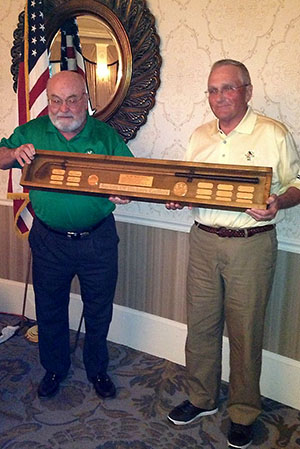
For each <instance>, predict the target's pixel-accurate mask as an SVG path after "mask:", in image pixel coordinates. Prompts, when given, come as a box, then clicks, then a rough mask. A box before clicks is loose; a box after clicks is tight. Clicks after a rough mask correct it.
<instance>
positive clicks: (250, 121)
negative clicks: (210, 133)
mask: <svg viewBox="0 0 300 449" xmlns="http://www.w3.org/2000/svg"><path fill="white" fill-rule="evenodd" d="M256 117H257V115H256V114H255V112H254V111H253V109H252V108H251V106H248V108H247V111H246V114H245V115H244V117H243V118H242V120H241V121H240V123H239V124H238V125H237V126H236V127H235V128H234V129H233V130H232V131H231V132H230V133H229V134H231V133H240V134H251V133H252V132H253V129H254V126H255V122H256ZM215 123H216V128H215V129H216V132H219V133H221V134H224V133H223V132H222V130H221V129H220V127H219V120H216V122H215Z"/></svg>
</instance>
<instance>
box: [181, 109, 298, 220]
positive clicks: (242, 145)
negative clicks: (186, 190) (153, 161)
mask: <svg viewBox="0 0 300 449" xmlns="http://www.w3.org/2000/svg"><path fill="white" fill-rule="evenodd" d="M185 160H186V161H195V162H207V163H212V164H230V165H249V166H260V167H272V169H273V177H272V184H271V193H275V194H277V195H280V194H282V193H284V192H285V191H286V190H287V189H288V187H291V186H294V187H297V188H298V189H300V159H299V154H298V152H297V149H296V145H295V142H294V140H293V137H292V135H291V134H290V133H289V131H288V130H287V128H286V127H285V125H283V124H282V123H280V122H278V121H276V120H274V119H272V118H269V117H265V116H263V115H261V114H258V113H256V112H254V111H253V110H252V109H251V107H248V110H247V112H246V114H245V116H244V118H243V119H242V121H241V122H240V123H239V124H238V126H237V127H236V128H235V129H234V130H233V131H231V133H229V134H228V135H226V134H224V133H223V132H222V131H221V130H220V129H219V126H218V120H213V121H211V122H209V123H206V124H204V125H202V126H200V127H199V128H197V129H196V130H195V131H194V133H193V134H192V136H191V139H190V142H189V146H188V150H187V152H186V155H185ZM193 213H194V219H195V220H196V221H198V222H199V223H202V224H205V225H207V226H214V227H221V226H225V227H227V228H249V227H253V226H263V225H265V224H271V223H278V222H279V221H281V220H282V219H283V218H284V210H279V211H278V213H277V215H276V217H275V218H274V219H273V220H272V221H260V222H257V221H256V220H254V219H253V218H251V217H250V216H249V215H248V214H246V213H245V212H239V211H227V210H219V209H209V208H194V209H193Z"/></svg>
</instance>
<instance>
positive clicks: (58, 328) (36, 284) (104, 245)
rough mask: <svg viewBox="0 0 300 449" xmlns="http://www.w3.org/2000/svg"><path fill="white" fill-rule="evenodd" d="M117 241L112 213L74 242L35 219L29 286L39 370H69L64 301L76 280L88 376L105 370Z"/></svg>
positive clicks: (67, 324)
mask: <svg viewBox="0 0 300 449" xmlns="http://www.w3.org/2000/svg"><path fill="white" fill-rule="evenodd" d="M118 242H119V238H118V235H117V232H116V227H115V221H114V217H113V215H110V216H108V217H107V218H106V219H105V220H103V222H102V223H101V225H100V226H99V227H98V228H97V229H95V230H94V231H92V232H91V233H90V234H89V235H88V236H87V237H84V238H81V239H78V240H73V239H70V238H69V237H67V236H63V235H59V234H56V233H54V232H52V231H51V230H49V229H46V228H45V227H44V226H43V225H42V224H41V223H40V222H39V221H38V220H37V219H35V220H34V223H33V226H32V229H31V231H30V235H29V243H30V247H31V250H32V256H33V259H32V260H33V265H32V276H33V288H34V293H35V303H36V315H37V322H38V331H39V351H40V360H41V364H42V366H43V367H44V368H45V369H46V370H47V371H51V372H53V373H56V374H59V375H62V376H65V375H66V374H67V372H68V369H69V367H70V344H69V312H68V309H69V297H70V287H71V282H72V279H73V278H74V276H75V275H77V276H78V279H79V282H80V289H81V298H82V301H83V314H84V320H85V329H86V334H85V342H84V349H83V361H84V365H85V369H86V372H87V376H88V377H89V378H90V377H93V376H95V375H96V374H97V373H99V372H105V371H106V369H107V366H108V351H107V342H106V338H107V334H108V329H109V324H110V322H111V318H112V303H113V297H114V293H115V287H116V282H117V272H118Z"/></svg>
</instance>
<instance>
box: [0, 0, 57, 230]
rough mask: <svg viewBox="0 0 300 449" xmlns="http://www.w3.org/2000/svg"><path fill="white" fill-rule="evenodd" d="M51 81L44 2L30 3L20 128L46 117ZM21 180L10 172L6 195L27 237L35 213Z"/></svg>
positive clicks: (22, 60) (21, 69)
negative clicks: (49, 79)
mask: <svg viewBox="0 0 300 449" xmlns="http://www.w3.org/2000/svg"><path fill="white" fill-rule="evenodd" d="M48 78H49V57H48V50H47V45H46V35H45V24H44V14H43V0H28V1H27V2H26V6H25V11H24V40H23V48H22V54H21V55H20V63H19V73H18V112H19V125H22V124H24V123H26V122H28V121H29V120H31V119H33V118H36V117H39V116H41V115H45V114H47V112H48V103H47V95H46V85H47V80H48ZM20 177H21V173H20V170H18V169H12V170H10V174H9V181H8V194H7V196H8V198H12V199H13V200H14V215H15V225H16V229H17V231H18V233H20V234H21V235H27V234H28V232H29V230H30V228H31V225H32V220H33V215H34V213H33V210H32V207H31V204H30V202H29V197H28V191H26V189H23V187H22V186H20V184H19V181H20Z"/></svg>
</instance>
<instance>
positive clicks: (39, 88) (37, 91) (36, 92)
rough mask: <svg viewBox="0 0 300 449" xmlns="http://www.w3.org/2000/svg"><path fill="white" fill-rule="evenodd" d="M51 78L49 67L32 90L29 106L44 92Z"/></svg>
mask: <svg viewBox="0 0 300 449" xmlns="http://www.w3.org/2000/svg"><path fill="white" fill-rule="evenodd" d="M48 78H49V69H48V67H47V68H46V69H45V71H44V73H42V74H41V76H40V77H39V79H38V81H36V83H35V85H34V86H33V87H32V89H31V90H30V94H29V108H30V109H31V108H32V105H33V103H34V102H35V100H36V99H37V98H38V97H39V96H40V95H41V93H42V92H44V90H45V87H46V85H47V80H48ZM40 115H41V113H39V114H38V117H39V116H40Z"/></svg>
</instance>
